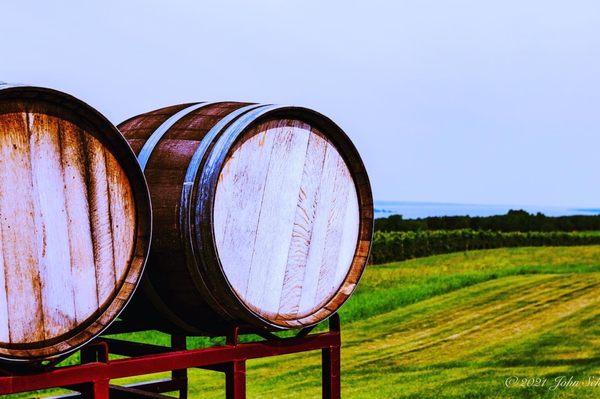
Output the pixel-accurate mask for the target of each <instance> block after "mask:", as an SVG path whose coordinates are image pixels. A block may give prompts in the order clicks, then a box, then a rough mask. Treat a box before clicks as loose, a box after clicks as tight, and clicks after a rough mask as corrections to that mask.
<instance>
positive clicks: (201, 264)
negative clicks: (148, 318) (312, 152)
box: [119, 105, 373, 335]
mask: <svg viewBox="0 0 600 399" xmlns="http://www.w3.org/2000/svg"><path fill="white" fill-rule="evenodd" d="M254 107H255V108H254V109H250V110H248V111H247V112H245V113H242V114H241V115H239V116H238V117H236V118H235V119H234V120H233V121H231V122H230V124H229V125H228V126H226V127H225V129H223V130H221V131H220V132H219V134H217V135H216V136H215V137H213V142H211V143H209V144H207V145H206V147H209V146H210V147H211V148H210V151H207V152H206V153H205V154H204V156H203V157H202V160H201V161H200V162H198V164H197V165H194V166H193V167H194V168H195V169H196V178H195V183H194V184H193V187H192V192H191V194H188V195H187V196H184V195H182V197H181V202H180V204H179V207H180V209H182V210H183V211H182V212H183V213H186V212H187V215H184V219H185V217H187V218H193V219H194V223H192V224H191V225H189V226H183V225H182V224H183V223H181V222H180V223H181V224H180V225H179V226H178V227H179V229H180V230H182V229H183V230H184V231H181V234H182V241H183V243H184V245H185V251H186V265H187V268H188V276H189V277H191V278H192V279H193V280H194V283H195V285H196V287H197V290H198V294H199V295H200V296H201V297H202V298H203V300H204V301H206V302H208V303H209V305H210V307H211V309H212V311H211V312H209V313H208V314H206V315H203V316H200V317H198V318H197V322H198V325H196V326H194V328H193V330H190V329H187V330H186V329H185V328H184V329H183V331H184V332H188V333H196V334H197V333H204V334H208V335H216V334H221V333H222V332H223V331H224V328H226V327H227V326H228V325H231V324H235V325H241V326H246V327H249V328H254V329H262V330H265V331H277V330H284V329H289V328H296V327H308V326H311V325H314V324H317V323H319V322H320V321H322V320H324V319H326V318H327V317H329V316H331V315H332V314H333V313H335V312H336V311H337V310H338V309H339V307H340V306H341V305H342V304H343V303H344V302H345V300H346V299H348V297H349V296H350V294H351V293H352V291H353V290H354V287H356V284H357V283H358V280H359V279H360V277H361V275H362V272H363V270H364V266H365V264H366V261H367V258H368V254H369V251H370V245H371V237H372V231H373V230H372V229H373V227H372V226H373V200H372V194H371V188H370V183H369V180H368V176H367V174H366V169H365V168H364V164H363V163H362V160H361V158H360V156H359V154H358V151H357V150H356V148H355V147H354V145H353V144H352V142H351V141H350V139H349V138H348V136H347V135H346V134H345V133H344V132H343V131H342V129H341V128H339V127H338V126H337V125H336V124H335V123H334V122H333V121H331V120H330V119H329V118H327V117H325V116H323V115H322V114H320V113H318V112H316V111H313V110H310V109H306V108H301V107H290V106H270V105H262V106H261V105H255V106H254ZM143 115H145V114H143ZM143 115H140V116H139V117H142V116H143ZM135 118H136V117H134V118H131V119H129V120H128V121H131V120H132V119H135ZM276 118H291V119H298V120H301V121H303V122H306V123H309V124H311V125H315V126H317V127H322V129H323V131H325V132H327V133H328V134H327V137H328V139H330V140H331V141H332V143H333V144H334V146H335V147H336V148H337V149H338V150H339V151H341V154H342V157H343V158H344V161H345V162H346V163H348V165H352V167H351V169H352V171H351V172H352V176H353V178H354V179H355V186H356V189H357V192H360V195H359V210H360V224H361V227H360V229H359V238H358V243H357V249H356V252H355V256H354V260H353V263H352V266H351V268H350V271H349V272H348V275H347V276H346V278H345V279H344V282H345V283H346V282H347V281H348V278H349V276H350V279H352V283H351V284H352V289H351V290H350V291H348V290H347V289H346V293H342V291H344V289H343V287H340V289H339V290H338V293H337V294H336V295H335V296H334V297H333V298H331V301H328V302H327V304H325V305H324V306H323V307H322V308H321V309H320V310H319V311H318V312H316V313H315V314H314V315H315V317H313V318H311V319H307V318H304V319H303V320H300V321H298V322H297V323H295V325H292V324H290V323H287V324H285V325H282V324H280V323H279V324H278V323H276V322H274V321H272V320H268V319H265V318H263V317H261V316H259V315H257V314H255V313H254V312H253V311H252V310H250V309H249V308H248V307H247V306H246V305H245V304H244V303H243V301H242V300H241V299H240V298H238V297H237V295H236V294H235V292H234V291H233V289H232V287H231V286H230V284H229V282H228V280H227V278H226V277H225V274H224V272H223V269H222V267H221V265H220V261H219V257H218V254H217V250H216V244H215V242H214V234H213V217H212V216H213V215H212V209H213V205H214V193H215V191H216V183H217V181H218V176H219V174H220V171H221V167H222V166H223V163H224V160H225V159H226V157H227V155H228V153H229V150H230V149H231V148H232V147H233V146H234V145H235V144H236V140H237V139H238V138H239V137H241V136H242V135H243V133H244V132H245V131H247V130H249V129H251V128H252V127H253V126H256V125H257V124H259V123H261V122H264V121H266V120H269V119H276ZM124 123H125V122H124ZM236 124H237V126H238V129H237V131H234V132H232V131H231V127H232V126H234V125H236ZM122 125H123V124H121V125H119V127H122ZM241 125H243V127H242V128H239V126H241ZM228 130H229V133H228V135H229V137H228V138H227V139H228V140H229V142H228V143H226V144H225V145H224V146H222V148H221V149H219V147H217V144H215V143H216V142H218V141H219V140H221V141H222V140H223V139H222V136H224V135H226V133H227V131H228ZM124 134H125V136H126V137H128V132H127V131H124ZM332 138H333V140H332ZM202 140H203V139H202ZM215 147H216V148H215ZM211 157H212V158H213V160H212V162H213V165H209V168H207V166H206V163H207V162H208V161H207V159H208V158H211ZM189 166H190V165H188V167H189ZM358 182H360V184H359V183H358ZM207 187H209V188H207ZM182 191H183V188H182ZM199 195H200V196H201V197H202V200H201V201H200V200H199V199H198V196H199ZM188 201H189V202H192V203H195V204H196V208H195V209H192V207H191V204H190V203H188ZM155 202H157V201H155ZM180 213H181V212H180ZM149 270H150V271H149V274H151V273H152V267H150V268H149ZM208 293H216V295H217V297H216V298H215V297H212V298H211V296H212V295H208ZM146 296H148V293H146ZM149 301H150V302H152V298H150V300H149ZM334 302H336V303H335V304H334V306H331V305H332V303H334ZM223 304H224V305H223ZM215 315H218V316H219V317H220V318H221V319H222V320H224V321H225V325H223V324H221V323H215ZM184 317H185V316H184ZM207 321H211V322H212V323H215V325H214V326H213V325H208V323H207ZM200 324H201V325H200ZM163 326H164V324H163ZM167 329H169V330H172V329H173V326H168V327H167ZM176 330H177V329H176Z"/></svg>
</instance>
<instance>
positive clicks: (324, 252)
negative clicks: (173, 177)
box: [214, 119, 360, 326]
mask: <svg viewBox="0 0 600 399" xmlns="http://www.w3.org/2000/svg"><path fill="white" fill-rule="evenodd" d="M359 226H360V212H359V198H358V195H357V190H356V185H355V182H354V179H353V177H352V174H351V173H350V170H349V167H348V165H347V164H346V161H345V160H344V158H343V156H342V155H341V154H340V152H339V151H338V149H337V148H336V146H335V145H334V144H333V143H332V142H331V141H330V140H329V139H328V138H327V136H326V135H324V134H323V133H322V132H321V131H319V130H318V129H317V128H316V127H315V126H311V125H310V124H308V123H306V122H303V121H300V120H296V119H275V120H270V121H266V122H263V123H260V124H258V125H257V126H255V127H253V128H252V129H250V130H248V131H247V132H245V133H244V135H243V136H242V137H241V138H240V139H239V140H238V141H237V143H236V145H235V146H233V147H232V149H231V150H230V152H229V154H228V156H227V159H226V161H225V163H224V165H223V167H222V169H221V172H220V176H219V180H218V184H217V189H216V193H215V199H214V235H215V242H216V247H217V251H218V255H219V259H220V262H221V265H222V268H223V271H224V274H225V276H226V277H227V279H228V281H229V283H230V285H231V287H232V289H233V290H234V292H235V293H236V295H237V296H238V297H239V298H240V300H241V301H242V302H243V303H244V304H245V305H246V306H247V307H248V308H250V309H251V310H252V311H254V312H256V313H257V314H258V315H260V316H261V317H263V318H265V319H267V320H270V321H272V322H274V323H276V324H280V325H284V326H289V325H293V324H294V322H295V321H296V320H299V319H303V318H307V317H310V315H313V314H314V313H315V312H317V311H319V310H320V309H321V308H322V307H323V306H324V305H326V304H327V303H328V302H329V301H330V300H331V299H332V298H333V297H334V296H335V294H336V293H338V291H339V290H340V289H342V287H343V285H344V283H345V281H346V277H347V275H348V273H349V271H350V268H351V266H352V263H353V260H354V256H355V253H356V251H357V245H358V241H359Z"/></svg>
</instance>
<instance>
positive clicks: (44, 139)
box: [27, 113, 75, 338]
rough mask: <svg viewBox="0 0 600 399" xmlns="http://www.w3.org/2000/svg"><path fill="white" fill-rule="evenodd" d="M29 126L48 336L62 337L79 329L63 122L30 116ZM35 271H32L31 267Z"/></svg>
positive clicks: (46, 117) (39, 264)
mask: <svg viewBox="0 0 600 399" xmlns="http://www.w3.org/2000/svg"><path fill="white" fill-rule="evenodd" d="M27 119H28V123H29V135H30V137H29V142H30V154H29V156H30V159H31V173H32V191H33V209H32V211H33V212H34V217H35V231H32V232H29V235H32V236H33V237H35V238H36V239H37V243H36V248H37V250H38V253H37V254H32V255H33V256H34V257H35V259H36V260H37V269H38V272H39V276H40V285H41V287H40V288H41V301H42V312H43V328H44V336H45V337H47V338H50V337H56V336H58V335H60V334H63V333H65V332H67V331H68V330H70V329H71V328H73V327H74V326H75V302H74V292H73V282H72V281H73V276H72V275H71V257H70V250H69V232H68V227H67V222H68V220H67V211H66V200H65V191H64V180H63V170H62V164H61V152H60V142H59V141H60V136H59V120H58V119H57V118H54V117H49V116H47V115H41V114H36V113H29V114H27ZM32 266H33V265H32Z"/></svg>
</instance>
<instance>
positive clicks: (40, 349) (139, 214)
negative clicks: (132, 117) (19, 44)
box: [0, 84, 152, 363]
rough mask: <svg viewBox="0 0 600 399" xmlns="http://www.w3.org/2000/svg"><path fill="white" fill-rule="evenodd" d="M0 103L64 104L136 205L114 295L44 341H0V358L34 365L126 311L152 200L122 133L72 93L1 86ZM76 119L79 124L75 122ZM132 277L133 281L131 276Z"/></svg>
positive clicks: (140, 265) (138, 273)
mask: <svg viewBox="0 0 600 399" xmlns="http://www.w3.org/2000/svg"><path fill="white" fill-rule="evenodd" d="M0 101H1V102H9V101H19V102H28V101H29V102H31V101H33V102H40V103H47V104H49V105H52V106H55V107H62V108H64V109H65V110H66V111H68V112H69V113H70V115H69V117H70V118H72V119H74V121H72V122H74V123H75V124H77V125H79V126H80V125H81V124H83V125H86V126H89V127H91V129H89V131H88V133H89V134H91V135H92V136H94V137H95V138H96V139H98V140H99V141H100V142H101V143H102V144H103V145H104V146H106V147H108V148H109V149H110V150H111V151H112V152H113V153H114V154H115V155H116V156H115V158H116V159H117V161H118V162H119V164H120V165H122V167H123V171H124V173H125V175H126V176H127V178H128V180H129V184H130V186H131V189H132V194H133V197H134V202H135V205H136V214H135V216H136V219H135V235H134V243H133V251H132V256H131V259H130V261H129V267H128V269H127V272H126V273H125V276H124V278H123V281H122V282H121V284H120V286H118V287H115V290H114V293H113V295H112V296H111V297H110V298H109V299H107V300H106V301H105V303H104V304H102V306H101V307H99V308H98V309H97V310H96V311H95V312H93V313H92V314H91V315H90V316H89V317H88V318H87V319H85V320H84V321H82V322H81V323H79V324H78V325H77V326H76V327H75V328H73V329H70V330H69V331H67V332H65V333H63V334H61V335H58V336H56V337H53V338H51V339H48V340H43V341H37V342H35V343H33V345H32V344H27V343H19V344H10V343H2V344H1V345H0V361H8V362H11V363H33V362H36V361H40V360H50V359H55V358H60V357H64V356H66V355H68V354H70V353H72V352H75V351H76V350H78V349H79V348H81V347H82V346H83V345H85V344H86V343H88V342H89V341H91V340H93V339H94V338H95V337H97V336H98V335H100V334H102V332H104V331H105V330H106V329H107V328H108V327H109V326H110V324H111V323H112V322H113V321H114V320H115V319H116V318H118V317H119V315H120V314H121V312H122V311H123V310H124V309H125V307H126V306H127V304H128V303H129V301H130V300H131V298H132V297H133V294H134V293H135V290H136V289H137V287H138V285H139V283H140V281H141V277H142V276H143V274H144V273H143V272H144V268H145V264H146V260H147V258H148V254H149V251H150V244H151V237H152V210H151V202H150V201H151V199H150V193H149V191H148V186H147V183H146V178H145V176H144V174H143V173H142V170H141V168H140V165H139V163H138V161H137V158H136V156H135V154H134V152H133V150H132V149H131V147H130V146H129V143H128V142H127V140H126V139H125V138H124V137H123V135H122V134H121V132H120V131H119V130H118V129H117V128H116V127H115V126H114V125H113V124H112V123H111V122H110V121H109V120H108V119H107V118H106V117H105V116H104V115H102V114H101V113H100V112H99V111H98V110H96V109H95V108H93V107H92V106H90V105H89V104H87V103H86V102H84V101H83V100H80V99H78V98H76V97H74V96H72V95H70V94H67V93H64V92H61V91H58V90H55V89H50V88H46V87H38V86H29V85H9V84H1V85H0ZM76 122H79V123H76ZM132 275H134V276H135V279H134V281H131V280H132V279H131V276H132Z"/></svg>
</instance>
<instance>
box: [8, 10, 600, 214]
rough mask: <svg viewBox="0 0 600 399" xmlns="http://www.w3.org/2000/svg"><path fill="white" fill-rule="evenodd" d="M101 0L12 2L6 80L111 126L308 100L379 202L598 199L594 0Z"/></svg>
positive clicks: (593, 202) (598, 61)
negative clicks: (201, 106)
mask: <svg viewBox="0 0 600 399" xmlns="http://www.w3.org/2000/svg"><path fill="white" fill-rule="evenodd" d="M88 3H89V4H88ZM91 3H92V2H85V1H72V2H67V1H51V2H50V1H48V2H41V1H36V2H33V1H22V0H20V1H3V2H2V5H1V7H0V44H1V47H0V80H4V81H9V82H21V83H31V84H34V85H40V86H48V87H52V88H56V89H60V90H63V91H66V92H69V93H71V94H73V95H75V96H77V97H79V98H81V99H83V100H85V101H86V102H88V103H89V104H90V105H92V106H94V107H96V108H97V109H98V110H100V111H101V112H102V113H104V114H105V115H106V116H107V117H108V118H109V119H111V120H112V121H113V122H115V123H118V122H120V121H122V120H123V119H125V118H127V117H129V116H132V115H135V114H138V113H141V112H145V111H148V110H151V109H154V108H157V107H162V106H165V105H169V104H176V103H181V102H188V101H200V100H211V101H215V100H240V101H256V102H269V103H284V104H296V105H304V106H308V107H312V108H315V109H317V110H319V111H321V112H323V113H325V114H327V115H329V116H330V117H332V118H333V119H334V120H335V121H337V122H338V123H339V124H340V125H341V126H342V127H343V128H344V129H345V130H346V131H347V133H348V134H349V136H350V137H351V138H352V140H353V141H354V143H355V144H356V146H357V147H358V149H359V151H360V152H361V154H362V156H363V159H364V161H365V163H366V165H367V168H368V171H369V175H370V177H371V181H372V184H373V190H374V194H375V198H376V199H379V200H403V201H413V200H416V201H434V202H463V203H482V204H486V203H487V204H523V205H526V204H533V205H558V206H590V207H597V206H599V205H600V184H599V183H600V167H599V160H600V155H599V153H600V3H599V2H597V1H548V0H545V1H513V0H502V1H475V0H474V1H447V0H438V1H426V0H418V1H417V0H415V1H391V0H390V1H385V2H384V1H373V0H369V1H361V2H352V1H306V0H305V1H268V2H267V1H243V2H242V1H239V2H238V1H236V2H229V1H219V2H211V3H208V2H207V3H204V2H201V1H168V2H167V1H164V2H158V1H107V0H103V1H99V2H94V4H91Z"/></svg>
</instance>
